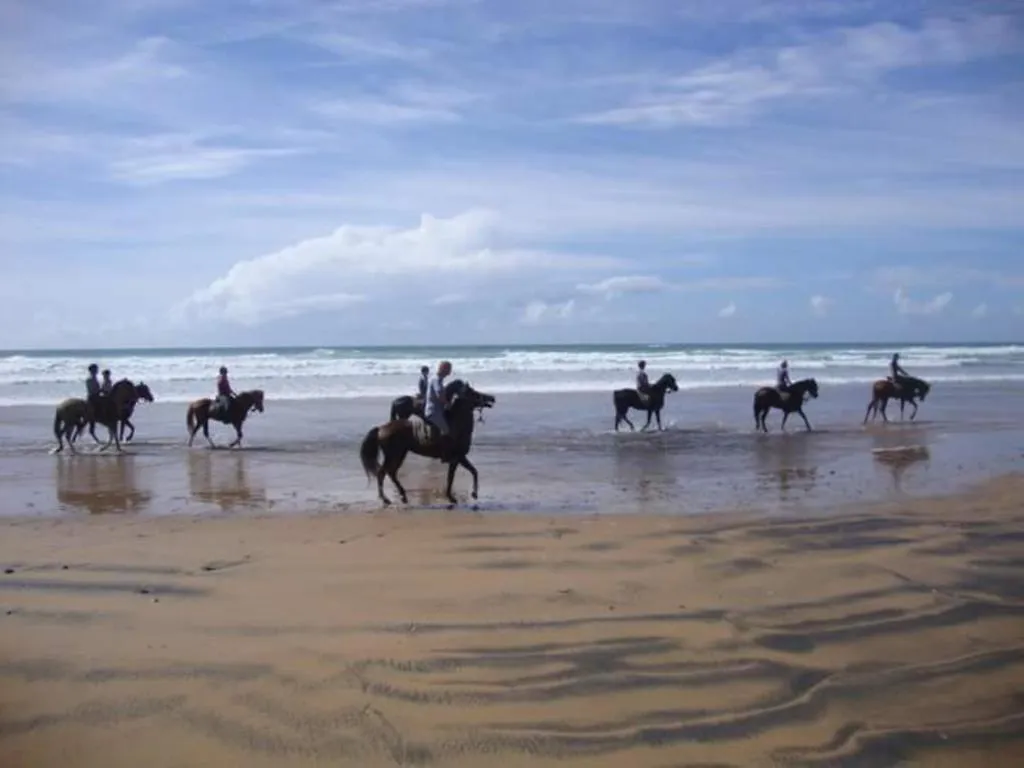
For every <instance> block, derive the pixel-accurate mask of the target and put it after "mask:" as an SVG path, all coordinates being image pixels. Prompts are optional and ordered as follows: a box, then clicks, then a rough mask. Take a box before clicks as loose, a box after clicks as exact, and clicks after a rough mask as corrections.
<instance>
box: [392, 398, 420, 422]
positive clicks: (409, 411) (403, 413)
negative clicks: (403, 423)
mask: <svg viewBox="0 0 1024 768" xmlns="http://www.w3.org/2000/svg"><path fill="white" fill-rule="evenodd" d="M413 414H415V415H416V416H419V417H420V418H421V419H422V418H423V400H422V399H421V398H419V397H413V396H412V395H402V396H401V397H396V398H395V399H394V400H392V401H391V416H390V421H395V420H397V419H408V418H409V417H410V416H412V415H413Z"/></svg>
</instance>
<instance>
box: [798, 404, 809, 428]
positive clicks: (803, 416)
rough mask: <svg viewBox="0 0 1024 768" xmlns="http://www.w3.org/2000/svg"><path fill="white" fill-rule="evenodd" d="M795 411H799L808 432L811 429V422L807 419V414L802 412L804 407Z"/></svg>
mask: <svg viewBox="0 0 1024 768" xmlns="http://www.w3.org/2000/svg"><path fill="white" fill-rule="evenodd" d="M797 413H799V414H800V416H801V418H803V420H804V426H806V427H807V431H808V432H810V431H811V422H809V421H808V420H807V414H805V413H804V409H803V408H800V409H798V410H797Z"/></svg>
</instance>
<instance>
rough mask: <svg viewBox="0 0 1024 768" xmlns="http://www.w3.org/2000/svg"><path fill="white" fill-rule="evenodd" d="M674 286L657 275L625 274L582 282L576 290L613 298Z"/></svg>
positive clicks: (667, 288)
mask: <svg viewBox="0 0 1024 768" xmlns="http://www.w3.org/2000/svg"><path fill="white" fill-rule="evenodd" d="M672 287H673V286H672V285H671V284H670V283H667V282H666V281H664V280H662V279H661V278H660V277H657V276H655V275H623V276H620V277H609V278H606V279H604V280H601V281H600V282H597V283H589V284H588V283H582V284H580V285H578V286H576V290H578V291H580V292H582V293H590V294H595V295H599V296H604V297H605V298H606V299H611V298H614V297H616V296H622V295H625V294H631V293H658V292H660V291H667V290H669V289H671V288H672Z"/></svg>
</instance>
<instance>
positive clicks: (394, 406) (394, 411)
mask: <svg viewBox="0 0 1024 768" xmlns="http://www.w3.org/2000/svg"><path fill="white" fill-rule="evenodd" d="M397 418H398V404H397V403H392V404H391V418H390V419H389V421H395V420H396V419H397Z"/></svg>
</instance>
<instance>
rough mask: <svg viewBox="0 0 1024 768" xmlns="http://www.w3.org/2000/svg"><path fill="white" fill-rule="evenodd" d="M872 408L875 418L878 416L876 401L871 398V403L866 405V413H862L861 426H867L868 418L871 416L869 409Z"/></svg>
mask: <svg viewBox="0 0 1024 768" xmlns="http://www.w3.org/2000/svg"><path fill="white" fill-rule="evenodd" d="M872 408H874V409H875V415H876V416H877V415H878V400H877V399H876V398H871V402H870V403H868V409H867V410H866V411H864V421H862V422H861V423H862V424H867V423H868V416H870V415H871V409H872Z"/></svg>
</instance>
